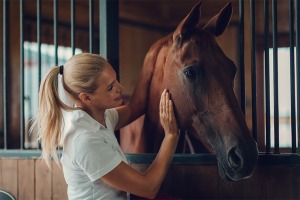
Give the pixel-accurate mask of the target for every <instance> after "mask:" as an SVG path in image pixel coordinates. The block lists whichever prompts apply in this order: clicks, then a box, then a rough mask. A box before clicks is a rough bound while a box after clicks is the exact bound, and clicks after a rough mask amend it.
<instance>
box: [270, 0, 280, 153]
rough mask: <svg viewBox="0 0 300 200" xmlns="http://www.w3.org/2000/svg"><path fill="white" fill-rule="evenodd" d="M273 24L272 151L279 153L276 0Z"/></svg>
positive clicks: (273, 3)
mask: <svg viewBox="0 0 300 200" xmlns="http://www.w3.org/2000/svg"><path fill="white" fill-rule="evenodd" d="M272 10H273V12H272V18H273V19H272V25H273V80H274V83H273V84H274V145H275V146H274V153H279V103H278V45H277V35H278V32H277V0H272Z"/></svg>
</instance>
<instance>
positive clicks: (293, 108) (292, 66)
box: [289, 0, 296, 153]
mask: <svg viewBox="0 0 300 200" xmlns="http://www.w3.org/2000/svg"><path fill="white" fill-rule="evenodd" d="M289 7H290V10H289V13H290V14H289V18H290V20H289V23H290V24H289V26H290V85H291V134H292V153H296V102H295V101H296V97H295V51H294V49H295V48H294V44H295V41H294V37H295V33H294V22H295V20H294V17H295V13H294V0H290V1H289Z"/></svg>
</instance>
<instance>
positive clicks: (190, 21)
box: [173, 2, 201, 46]
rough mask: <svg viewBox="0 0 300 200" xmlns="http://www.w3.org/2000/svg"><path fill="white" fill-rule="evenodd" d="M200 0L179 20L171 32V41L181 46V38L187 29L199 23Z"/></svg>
mask: <svg viewBox="0 0 300 200" xmlns="http://www.w3.org/2000/svg"><path fill="white" fill-rule="evenodd" d="M200 16H201V2H199V3H198V4H197V5H195V6H194V7H193V9H192V10H191V12H190V13H189V14H188V15H187V16H186V17H185V18H184V19H183V20H182V21H181V22H180V24H179V25H178V26H177V28H176V30H175V31H174V33H173V41H174V42H175V43H177V45H180V46H181V43H182V40H183V39H184V38H185V37H186V36H187V34H188V33H189V31H190V30H191V29H193V28H194V27H196V26H198V25H199V24H200V23H199V22H200Z"/></svg>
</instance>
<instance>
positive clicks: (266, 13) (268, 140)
mask: <svg viewBox="0 0 300 200" xmlns="http://www.w3.org/2000/svg"><path fill="white" fill-rule="evenodd" d="M264 41H265V47H264V49H265V90H266V95H265V96H266V101H265V104H266V152H267V153H270V151H271V119H270V117H271V112H270V108H271V106H270V60H269V0H264Z"/></svg>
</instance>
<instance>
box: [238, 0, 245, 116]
mask: <svg viewBox="0 0 300 200" xmlns="http://www.w3.org/2000/svg"><path fill="white" fill-rule="evenodd" d="M239 21H240V23H239V42H240V43H239V46H240V47H239V52H240V54H239V58H240V77H241V109H242V112H243V114H244V115H246V92H245V62H244V60H245V57H244V52H245V36H244V29H245V26H244V23H245V22H244V21H245V17H244V0H240V1H239Z"/></svg>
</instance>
